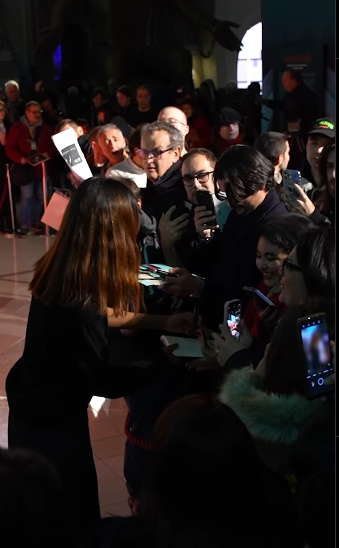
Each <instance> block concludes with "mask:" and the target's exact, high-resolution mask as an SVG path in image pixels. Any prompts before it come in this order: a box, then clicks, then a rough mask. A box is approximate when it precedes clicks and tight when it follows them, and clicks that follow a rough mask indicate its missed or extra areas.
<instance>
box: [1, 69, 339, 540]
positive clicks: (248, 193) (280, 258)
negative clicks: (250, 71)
mask: <svg viewBox="0 0 339 548" xmlns="http://www.w3.org/2000/svg"><path fill="white" fill-rule="evenodd" d="M291 80H295V81H296V85H299V84H301V80H300V78H299V76H298V75H296V74H295V73H291V74H290V79H289V80H288V79H286V76H285V81H286V82H287V83H286V86H289V87H290V89H291V91H295V89H296V87H293V86H292V84H291ZM299 80H300V81H299ZM292 88H293V89H292ZM287 91H288V90H287ZM5 92H6V96H7V98H6V99H5V100H4V101H2V102H1V103H0V153H1V156H0V162H1V166H0V167H1V196H0V199H1V201H0V215H1V222H2V230H3V231H4V233H10V231H11V230H12V225H11V224H10V216H9V204H8V195H7V192H8V185H7V180H6V165H8V166H9V167H8V171H9V180H10V181H11V185H12V193H13V196H14V198H15V199H16V200H17V202H18V204H20V208H18V210H17V219H16V228H15V230H16V232H17V235H18V236H19V237H25V236H26V237H27V236H28V235H29V234H31V233H32V232H37V233H39V231H41V224H40V217H41V213H42V199H43V195H42V185H41V177H42V172H41V165H38V166H36V167H34V166H31V165H30V164H29V162H28V161H27V158H29V157H30V156H31V155H32V154H34V153H40V154H41V155H43V156H44V157H45V158H46V159H47V158H48V161H47V162H46V171H47V175H48V180H49V187H50V188H51V187H56V188H59V189H61V190H62V191H64V192H67V193H68V194H69V195H70V196H71V200H70V203H69V206H68V208H67V210H66V212H65V215H64V218H63V221H62V224H61V227H60V230H59V231H58V232H57V234H56V236H55V241H54V244H53V246H52V247H51V248H50V249H49V251H48V252H47V253H46V255H44V256H43V257H42V258H41V259H40V260H39V261H38V263H37V264H36V266H35V270H34V275H33V279H32V281H31V283H30V286H29V287H30V291H31V293H32V301H31V308H30V314H29V319H28V325H27V334H26V342H25V349H24V352H23V356H22V357H21V358H20V359H19V361H18V362H17V363H16V364H15V365H14V366H13V368H12V370H11V371H10V373H9V375H8V378H7V381H6V391H7V398H8V404H9V409H10V415H9V426H8V436H9V437H8V439H9V450H8V452H2V453H0V482H1V486H0V493H1V494H0V505H1V510H0V519H1V525H2V531H3V533H2V538H3V539H5V541H4V546H6V548H7V547H8V548H14V547H15V548H16V547H17V546H19V545H20V546H21V545H22V543H23V542H25V544H27V543H28V544H29V542H30V540H32V542H33V538H34V545H35V546H37V547H40V546H54V545H55V546H56V545H60V543H61V542H62V543H63V544H66V545H67V544H69V545H72V546H74V545H76V546H79V547H91V548H92V547H96V548H99V547H103V548H108V547H119V546H121V547H122V546H124V547H126V546H132V544H133V545H135V544H136V543H138V544H139V545H140V546H154V548H160V547H161V548H166V547H168V548H169V547H178V548H179V547H183V546H185V547H188V548H189V547H192V548H193V547H201V548H207V547H213V548H218V547H221V546H225V544H227V545H229V546H230V547H232V548H240V547H245V546H249V545H251V546H255V547H258V548H259V547H270V548H273V547H274V548H280V547H281V548H282V547H286V546H291V547H296V548H306V547H308V548H318V547H322V548H324V547H327V546H332V545H333V543H334V519H335V511H334V508H335V504H334V461H335V458H334V433H335V431H334V398H333V394H334V392H333V389H334V377H335V373H334V372H333V373H332V375H325V373H327V374H328V373H329V371H330V372H331V371H332V369H333V371H334V365H335V347H334V342H335V334H334V298H335V238H334V224H335V207H334V206H335V124H334V121H333V120H331V119H328V118H326V117H323V118H321V119H317V120H315V119H313V120H312V121H311V122H310V125H309V127H308V128H307V130H305V128H304V123H303V132H304V133H305V154H304V157H303V159H302V160H303V162H301V164H300V165H302V167H300V166H299V165H298V166H296V165H290V147H291V146H292V142H291V138H290V135H289V132H288V128H286V132H285V133H278V132H272V131H270V132H267V133H262V134H260V133H259V134H258V132H257V131H256V128H255V127H254V126H253V125H249V124H248V123H247V122H246V121H245V120H244V119H243V117H242V116H241V114H240V113H239V112H237V111H236V110H235V109H234V108H233V107H231V106H226V107H223V108H222V109H221V110H220V111H218V112H216V113H215V120H214V121H213V122H212V121H211V120H210V119H208V115H207V114H206V113H204V111H203V109H202V108H200V107H199V104H198V102H197V100H196V98H195V97H194V96H187V97H184V98H182V99H181V100H180V102H179V103H178V104H172V105H167V106H164V107H163V108H162V109H155V108H153V106H152V100H151V93H150V90H149V88H148V87H147V86H140V87H139V88H138V89H137V90H136V98H135V101H134V96H133V91H132V90H131V89H130V88H129V87H127V86H122V87H120V88H118V90H117V92H116V97H114V98H112V97H111V98H109V97H108V95H107V93H106V92H105V91H104V90H100V89H97V90H95V91H94V92H93V94H92V104H91V105H90V108H88V105H87V104H83V103H82V102H81V98H80V96H79V93H78V90H77V89H76V88H73V89H72V90H71V91H70V92H69V94H68V96H67V101H65V103H66V105H67V113H64V114H63V115H62V114H61V113H60V112H58V111H57V110H56V109H55V107H54V105H53V103H52V101H51V99H50V98H49V97H48V95H46V92H45V91H44V90H43V89H42V84H41V83H39V85H38V86H37V89H36V94H35V96H34V97H33V98H32V99H31V100H29V101H28V102H27V103H26V104H25V103H24V102H23V101H22V100H21V98H20V90H19V86H18V84H17V83H16V82H13V81H11V82H8V83H7V84H6V87H5ZM300 93H301V92H300ZM271 106H272V108H273V107H274V105H271ZM86 109H87V110H86ZM308 114H309V111H308ZM66 116H67V117H66ZM70 128H71V129H73V131H74V132H75V135H76V138H77V139H78V143H79V146H80V148H81V149H82V151H83V153H84V155H85V157H86V159H87V162H88V164H89V167H90V169H91V171H92V174H93V177H92V178H90V179H88V180H86V181H83V182H79V181H78V180H77V179H75V178H74V175H73V174H71V172H70V171H69V170H68V167H67V165H66V164H65V162H64V160H63V159H62V158H61V156H60V157H59V156H58V154H57V152H56V150H55V149H54V145H53V143H52V140H51V135H52V134H53V133H59V132H61V131H64V130H66V129H70ZM292 141H293V139H292ZM299 167H300V169H299ZM287 169H290V170H291V169H292V170H294V171H293V173H299V174H300V178H299V180H294V179H293V177H292V175H291V172H287V171H286V170H287ZM296 169H297V170H298V171H295V170H296ZM202 200H203V201H204V204H205V205H203V204H202ZM206 204H210V205H209V206H207V205H206ZM141 264H153V265H162V264H163V265H167V266H169V267H171V268H170V270H169V272H168V274H167V275H166V276H165V277H164V279H163V280H162V282H161V284H160V285H157V286H144V285H142V284H141V283H140V276H139V275H140V265H141ZM245 288H247V290H246V289H245ZM253 290H255V291H253ZM265 299H266V300H265ZM235 300H237V301H238V300H239V302H240V307H241V320H240V323H239V325H238V326H237V332H236V336H234V333H233V331H232V330H231V329H230V327H229V325H228V324H227V321H225V303H232V302H233V301H235ZM268 303H270V304H268ZM324 314H326V326H327V327H328V331H327V332H326V333H327V335H326V336H327V337H328V345H330V348H331V350H330V352H331V363H330V364H327V365H326V367H327V370H326V371H324V375H325V377H326V379H325V386H326V390H325V386H324V390H323V389H322V390H321V391H320V392H319V394H317V396H318V397H314V394H313V393H312V394H310V391H309V387H310V383H309V381H308V370H307V365H306V363H307V362H306V359H305V355H304V351H303V346H302V344H301V337H300V329H299V324H300V319H305V318H309V319H310V318H313V317H317V318H318V317H320V316H323V315H324ZM319 321H320V320H319ZM162 335H175V336H184V337H186V338H187V337H189V338H194V339H202V341H203V342H202V351H203V357H200V358H197V359H188V358H186V359H185V358H182V357H181V358H180V356H178V355H177V354H178V353H177V352H176V350H177V346H176V345H170V346H163V344H162V343H161V340H160V339H161V336H162ZM324 344H325V343H324ZM318 365H319V364H318ZM324 368H325V366H324V367H323V369H324ZM323 369H322V370H321V373H322V371H323ZM319 372H320V370H319V371H317V373H316V375H318V374H319ZM311 376H312V375H311ZM311 376H310V378H311ZM314 376H315V375H314ZM311 380H312V379H311ZM321 380H323V379H321ZM310 382H311V381H310ZM313 385H314V382H312V386H313ZM319 386H322V385H321V384H320V383H319ZM93 396H102V397H105V398H120V397H124V398H125V399H126V402H127V406H128V410H129V412H128V416H127V418H126V429H125V431H126V446H125V463H124V474H125V479H126V484H127V488H128V493H129V501H128V502H129V506H130V508H131V516H130V517H126V518H118V517H115V516H112V517H111V518H106V519H104V520H100V509H99V500H98V485H97V478H96V471H95V466H94V461H93V454H92V449H91V442H90V436H89V428H88V418H87V408H88V405H89V402H90V401H91V398H92V397H93ZM63 401H65V402H66V401H67V406H66V405H63V404H62V402H63ZM17 471H19V472H20V473H19V472H17ZM18 473H19V476H18V478H17V477H16V476H15V474H18ZM13 484H15V489H13V488H12V486H13ZM49 500H51V501H53V503H51V504H49V503H48V501H49ZM32 501H34V502H32ZM46 501H47V502H46ZM5 508H6V510H5ZM18 508H20V512H19V515H18V517H17V519H19V520H20V525H21V527H16V526H17V522H16V524H15V525H13V521H12V520H11V519H9V518H8V516H11V511H13V512H15V511H18V510H17V509H18ZM51 509H52V510H53V511H52V510H51ZM33 511H34V512H36V513H39V515H40V518H41V519H40V524H39V521H37V520H34V519H33V520H32V519H30V518H31V516H32V512H33ZM41 522H43V523H42V526H41ZM12 527H13V528H14V529H15V535H14V536H12V534H11V531H12Z"/></svg>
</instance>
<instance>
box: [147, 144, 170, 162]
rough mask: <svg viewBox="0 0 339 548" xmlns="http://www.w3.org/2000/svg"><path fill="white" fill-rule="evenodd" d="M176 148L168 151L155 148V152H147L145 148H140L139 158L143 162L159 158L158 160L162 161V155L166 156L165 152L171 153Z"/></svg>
mask: <svg viewBox="0 0 339 548" xmlns="http://www.w3.org/2000/svg"><path fill="white" fill-rule="evenodd" d="M173 148H174V147H170V148H167V149H166V150H159V149H157V148H155V149H154V150H145V149H144V148H139V150H138V156H139V158H141V159H142V160H147V159H148V158H149V159H151V158H157V159H158V160H160V159H161V157H162V155H163V154H165V152H169V151H170V150H173Z"/></svg>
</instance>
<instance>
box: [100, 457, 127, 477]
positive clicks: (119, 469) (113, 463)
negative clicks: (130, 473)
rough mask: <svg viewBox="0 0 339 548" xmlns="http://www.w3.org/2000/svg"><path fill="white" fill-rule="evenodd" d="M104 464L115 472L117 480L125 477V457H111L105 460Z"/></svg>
mask: <svg viewBox="0 0 339 548" xmlns="http://www.w3.org/2000/svg"><path fill="white" fill-rule="evenodd" d="M103 462H104V463H105V464H106V466H108V468H110V469H111V470H113V472H114V474H115V475H116V476H117V478H123V477H124V455H118V456H117V457H110V458H109V459H104V460H103Z"/></svg>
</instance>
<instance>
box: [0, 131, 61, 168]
mask: <svg viewBox="0 0 339 548" xmlns="http://www.w3.org/2000/svg"><path fill="white" fill-rule="evenodd" d="M5 149H6V154H7V156H8V158H9V159H10V160H12V162H14V163H16V164H20V162H21V158H23V157H24V158H27V157H28V156H31V155H32V154H34V152H39V153H40V154H44V153H45V152H46V153H47V154H48V156H49V157H50V158H52V156H54V155H55V153H56V148H55V146H54V143H53V141H52V130H51V128H50V127H49V126H47V125H46V124H42V126H40V127H39V129H38V140H37V150H36V151H32V148H31V135H30V132H29V129H28V127H27V126H26V125H25V124H23V123H22V122H21V120H20V121H19V122H17V123H16V124H14V126H12V127H11V129H10V131H9V133H8V136H7V139H6V146H5ZM47 165H48V162H47ZM35 169H36V170H38V171H39V173H40V172H41V166H37V167H36V168H35Z"/></svg>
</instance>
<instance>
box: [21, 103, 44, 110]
mask: <svg viewBox="0 0 339 548" xmlns="http://www.w3.org/2000/svg"><path fill="white" fill-rule="evenodd" d="M33 106H34V107H39V108H41V107H40V105H39V103H38V102H37V101H28V103H26V105H25V110H28V109H29V108H30V107H33Z"/></svg>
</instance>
